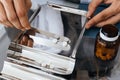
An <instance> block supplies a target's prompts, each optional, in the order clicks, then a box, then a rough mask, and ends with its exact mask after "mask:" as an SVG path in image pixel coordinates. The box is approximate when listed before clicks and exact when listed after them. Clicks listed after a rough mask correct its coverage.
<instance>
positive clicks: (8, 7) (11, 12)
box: [1, 0, 23, 29]
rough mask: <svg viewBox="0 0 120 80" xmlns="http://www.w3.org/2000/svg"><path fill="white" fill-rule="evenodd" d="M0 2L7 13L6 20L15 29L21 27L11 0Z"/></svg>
mask: <svg viewBox="0 0 120 80" xmlns="http://www.w3.org/2000/svg"><path fill="white" fill-rule="evenodd" d="M1 3H2V4H3V6H4V8H5V12H6V15H7V18H8V20H9V21H10V22H11V23H12V24H13V25H14V26H15V27H16V28H17V29H22V28H23V27H22V26H21V24H20V22H19V19H18V17H17V15H16V13H15V9H14V6H13V2H12V0H1Z"/></svg>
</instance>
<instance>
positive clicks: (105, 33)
mask: <svg viewBox="0 0 120 80" xmlns="http://www.w3.org/2000/svg"><path fill="white" fill-rule="evenodd" d="M119 44H120V39H119V30H118V29H117V28H116V26H114V25H112V24H108V25H105V26H103V27H102V28H101V30H100V32H99V33H98V35H97V37H96V43H95V57H96V58H97V59H98V60H100V61H111V60H114V59H115V57H116V56H117V52H118V48H119Z"/></svg>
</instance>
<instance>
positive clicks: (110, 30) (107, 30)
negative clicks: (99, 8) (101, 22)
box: [100, 24, 119, 41]
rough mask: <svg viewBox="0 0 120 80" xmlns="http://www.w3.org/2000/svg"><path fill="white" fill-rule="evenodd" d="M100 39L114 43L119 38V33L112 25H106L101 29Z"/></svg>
mask: <svg viewBox="0 0 120 80" xmlns="http://www.w3.org/2000/svg"><path fill="white" fill-rule="evenodd" d="M100 37H101V38H102V39H103V40H105V41H116V40H117V39H118V38H119V31H118V29H117V28H116V27H115V26H114V25H112V24H107V25H105V26H103V27H102V28H101V30H100Z"/></svg>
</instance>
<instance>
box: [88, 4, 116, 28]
mask: <svg viewBox="0 0 120 80" xmlns="http://www.w3.org/2000/svg"><path fill="white" fill-rule="evenodd" d="M115 10H116V9H115V7H114V6H110V7H109V8H107V9H105V10H103V11H102V12H100V13H99V14H97V15H96V16H94V17H93V18H92V19H91V20H89V21H88V22H87V23H86V28H90V27H91V26H93V25H96V24H98V23H99V22H101V21H104V20H106V19H107V18H109V17H111V16H113V15H116V14H117V13H118V12H117V11H115Z"/></svg>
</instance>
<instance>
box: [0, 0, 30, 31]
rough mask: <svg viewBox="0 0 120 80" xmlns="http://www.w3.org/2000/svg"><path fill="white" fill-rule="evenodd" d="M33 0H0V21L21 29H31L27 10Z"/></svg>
mask: <svg viewBox="0 0 120 80" xmlns="http://www.w3.org/2000/svg"><path fill="white" fill-rule="evenodd" d="M30 7H31V0H0V23H1V24H3V25H5V26H7V27H13V26H14V27H16V28H17V29H20V30H27V29H30V23H29V21H28V17H27V12H28V10H29V9H30Z"/></svg>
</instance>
